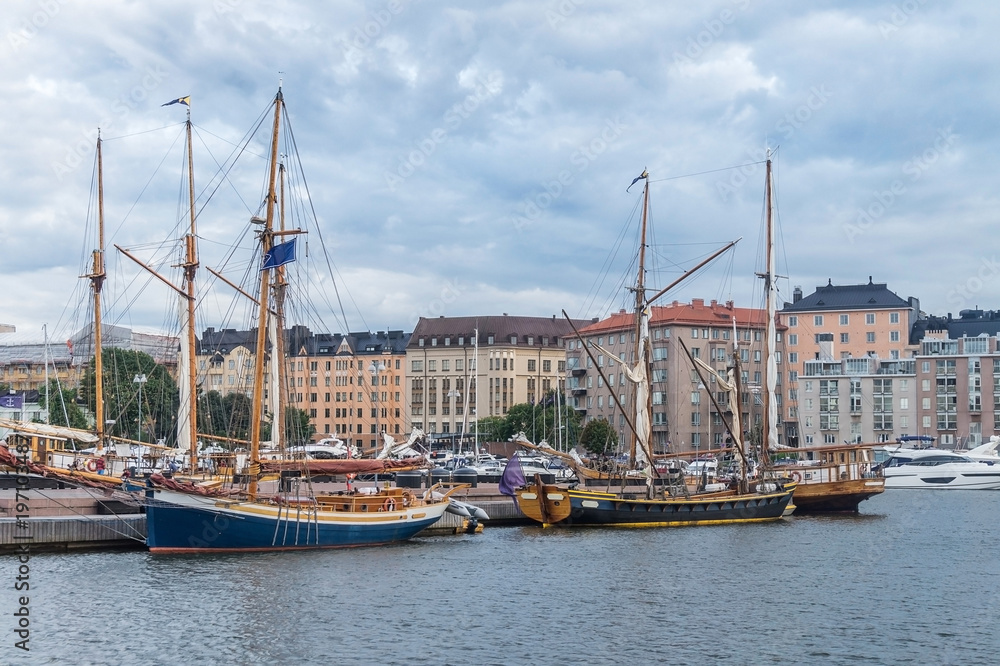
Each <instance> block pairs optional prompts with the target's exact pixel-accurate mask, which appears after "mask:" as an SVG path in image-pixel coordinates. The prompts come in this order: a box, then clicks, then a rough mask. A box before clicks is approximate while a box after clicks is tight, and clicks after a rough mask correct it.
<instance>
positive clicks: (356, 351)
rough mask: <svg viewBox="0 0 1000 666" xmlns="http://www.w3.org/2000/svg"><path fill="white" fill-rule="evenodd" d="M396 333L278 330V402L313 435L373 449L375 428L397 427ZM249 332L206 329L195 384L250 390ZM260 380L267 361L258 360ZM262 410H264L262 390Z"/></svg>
mask: <svg viewBox="0 0 1000 666" xmlns="http://www.w3.org/2000/svg"><path fill="white" fill-rule="evenodd" d="M408 340H409V336H408V335H407V334H405V333H403V331H378V332H376V333H372V332H370V331H362V332H354V333H348V334H347V335H342V334H339V333H338V334H331V333H313V332H312V331H310V330H309V328H307V327H305V326H293V327H291V328H289V329H287V330H286V331H285V365H284V369H283V370H284V379H283V381H284V385H285V391H286V393H285V395H286V404H287V405H289V406H291V407H295V408H297V409H302V410H304V411H305V412H306V413H307V414H308V415H309V420H310V422H311V423H312V425H313V426H314V427H315V428H316V435H315V438H322V437H326V436H328V437H337V438H339V439H341V440H344V441H345V442H348V443H351V444H354V445H356V446H358V447H360V448H361V449H362V450H363V451H364V452H365V453H366V454H368V453H371V452H372V451H374V450H376V449H377V448H380V447H381V436H380V435H379V434H378V433H380V432H386V433H389V434H391V435H393V436H396V435H401V434H403V433H405V432H408V431H409V428H404V424H405V418H404V414H403V409H402V406H403V390H404V388H403V377H404V376H405V368H404V367H403V360H404V358H405V356H406V351H405V350H406V343H407V341H408ZM256 346H257V332H256V331H255V330H252V329H251V330H249V331H237V330H234V329H223V330H221V331H217V330H215V329H214V328H208V329H206V330H205V332H204V334H203V335H202V339H201V341H200V344H199V351H198V360H197V367H198V383H199V385H200V386H201V387H202V390H203V391H218V392H219V393H221V394H222V395H226V394H228V393H232V392H238V393H244V394H250V390H251V386H252V383H253V382H252V375H253V370H254V363H255V359H256V354H255V350H256ZM264 368H265V370H264V385H265V386H270V383H271V366H270V364H269V363H265V366H264ZM263 401H264V410H265V412H271V411H272V409H273V408H272V404H271V395H270V391H269V390H268V389H265V390H264V395H263Z"/></svg>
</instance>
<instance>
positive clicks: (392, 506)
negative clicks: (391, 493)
mask: <svg viewBox="0 0 1000 666" xmlns="http://www.w3.org/2000/svg"><path fill="white" fill-rule="evenodd" d="M382 510H383V511H395V510H396V500H394V499H392V498H391V497H386V498H385V501H384V502H382Z"/></svg>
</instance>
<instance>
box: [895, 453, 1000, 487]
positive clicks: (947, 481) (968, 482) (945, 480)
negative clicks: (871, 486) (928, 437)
mask: <svg viewBox="0 0 1000 666" xmlns="http://www.w3.org/2000/svg"><path fill="white" fill-rule="evenodd" d="M984 446H989V445H984ZM977 448H982V447H977ZM973 451H977V449H973ZM973 451H970V452H969V453H973ZM886 452H887V453H889V454H890V458H889V459H888V460H887V461H885V462H884V463H882V465H883V470H882V471H883V474H884V475H885V487H886V488H954V489H959V490H1000V463H995V462H994V461H993V460H986V459H974V458H973V457H971V456H970V455H968V454H963V453H957V452H955V451H949V450H947V449H933V448H931V449H904V448H888V447H887V448H886ZM974 455H975V456H976V457H980V458H982V457H985V456H981V454H980V453H979V452H976V453H975V454H974Z"/></svg>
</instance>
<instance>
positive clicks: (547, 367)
mask: <svg viewBox="0 0 1000 666" xmlns="http://www.w3.org/2000/svg"><path fill="white" fill-rule="evenodd" d="M542 372H552V361H542Z"/></svg>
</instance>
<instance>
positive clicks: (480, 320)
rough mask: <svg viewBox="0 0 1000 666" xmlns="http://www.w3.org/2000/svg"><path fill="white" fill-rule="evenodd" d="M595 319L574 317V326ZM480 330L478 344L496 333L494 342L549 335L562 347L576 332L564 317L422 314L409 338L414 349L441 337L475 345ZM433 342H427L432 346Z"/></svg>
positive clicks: (552, 342)
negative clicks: (435, 315) (475, 333)
mask: <svg viewBox="0 0 1000 666" xmlns="http://www.w3.org/2000/svg"><path fill="white" fill-rule="evenodd" d="M596 321H597V320H596V319H574V320H573V325H574V326H576V327H577V328H578V329H579V328H583V327H584V326H588V325H590V324H591V323H594V322H596ZM476 329H479V344H480V345H486V344H489V338H490V336H493V344H494V345H509V344H510V339H511V337H512V336H516V337H517V344H518V345H527V344H528V338H529V337H530V338H531V339H532V340H531V343H532V346H535V347H540V346H542V338H546V339H547V342H548V345H547V346H549V347H557V346H560V345H561V344H562V343H561V341H560V340H561V338H563V337H564V336H569V335H573V328H572V327H571V326H570V324H569V322H567V321H566V319H565V318H564V317H556V316H555V315H553V316H552V317H551V318H549V317H511V316H508V315H506V314H505V315H499V316H498V315H486V316H482V317H443V316H442V317H437V318H436V319H434V318H430V319H429V318H426V317H421V318H420V320H419V321H418V322H417V325H416V327H415V328H414V329H413V335H412V336H411V337H410V344H409V346H410V347H411V348H413V347H419V346H420V340H421V339H423V340H425V341H426V340H434V339H438V343H437V344H438V345H442V346H443V345H444V338H449V344H450V345H454V346H459V345H458V338H460V337H461V338H463V340H462V345H461V346H465V347H471V346H472V345H473V339H472V338H473V333H474V331H475V330H476ZM432 344H433V343H426V342H425V346H431V345H432Z"/></svg>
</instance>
